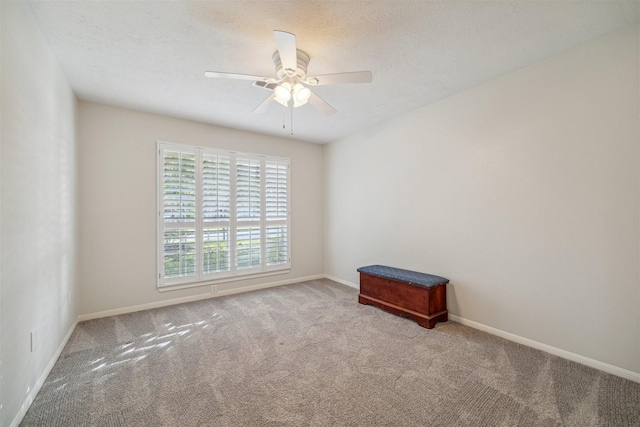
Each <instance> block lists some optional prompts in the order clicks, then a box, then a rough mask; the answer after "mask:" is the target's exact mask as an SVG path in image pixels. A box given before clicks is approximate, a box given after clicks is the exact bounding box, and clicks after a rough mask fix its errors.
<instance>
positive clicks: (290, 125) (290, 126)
mask: <svg viewBox="0 0 640 427" xmlns="http://www.w3.org/2000/svg"><path fill="white" fill-rule="evenodd" d="M289 129H290V130H291V136H293V103H292V104H291V123H290V124H289Z"/></svg>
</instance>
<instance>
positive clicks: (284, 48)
mask: <svg viewBox="0 0 640 427" xmlns="http://www.w3.org/2000/svg"><path fill="white" fill-rule="evenodd" d="M273 34H274V35H275V37H276V44H277V45H278V54H279V55H280V62H281V63H282V69H283V70H284V72H285V74H286V75H288V76H290V77H292V76H294V75H295V74H296V71H297V70H298V53H297V52H296V36H295V34H291V33H287V32H286V31H278V30H275V31H274V32H273Z"/></svg>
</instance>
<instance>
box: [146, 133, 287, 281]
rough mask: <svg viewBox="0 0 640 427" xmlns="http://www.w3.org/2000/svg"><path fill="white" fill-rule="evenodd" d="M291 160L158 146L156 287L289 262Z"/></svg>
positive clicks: (272, 267)
mask: <svg viewBox="0 0 640 427" xmlns="http://www.w3.org/2000/svg"><path fill="white" fill-rule="evenodd" d="M289 179H290V177H289V160H288V159H281V158H273V157H265V156H257V155H250V154H238V153H234V152H228V151H221V150H214V149H209V148H203V147H193V146H186V145H184V146H183V145H178V144H170V143H161V142H159V143H158V287H159V288H163V287H171V286H200V285H202V284H205V282H207V281H208V282H209V283H211V282H212V281H216V282H217V281H221V280H232V278H233V277H236V276H237V277H240V276H249V275H251V276H256V275H259V274H261V273H269V274H273V273H272V272H275V271H285V270H288V269H289V268H290V267H291V256H290V249H289V248H290V206H289V203H290V200H289Z"/></svg>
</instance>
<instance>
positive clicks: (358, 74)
mask: <svg viewBox="0 0 640 427" xmlns="http://www.w3.org/2000/svg"><path fill="white" fill-rule="evenodd" d="M372 80H373V74H371V71H354V72H351V73H337V74H324V75H322V76H313V77H308V78H307V79H306V80H305V81H304V82H305V83H306V84H308V85H310V86H321V85H340V84H345V83H371V81H372Z"/></svg>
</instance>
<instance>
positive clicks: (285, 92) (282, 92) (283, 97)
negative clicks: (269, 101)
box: [273, 82, 291, 107]
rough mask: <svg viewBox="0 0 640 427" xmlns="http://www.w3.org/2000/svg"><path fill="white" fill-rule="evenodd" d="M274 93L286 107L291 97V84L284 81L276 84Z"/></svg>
mask: <svg viewBox="0 0 640 427" xmlns="http://www.w3.org/2000/svg"><path fill="white" fill-rule="evenodd" d="M273 93H274V94H275V97H274V99H275V100H276V101H277V102H278V103H280V104H282V105H284V106H285V107H286V106H288V105H289V100H290V99H291V84H289V83H288V82H284V83H282V84H281V85H279V86H276V88H275V89H274V90H273Z"/></svg>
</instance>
